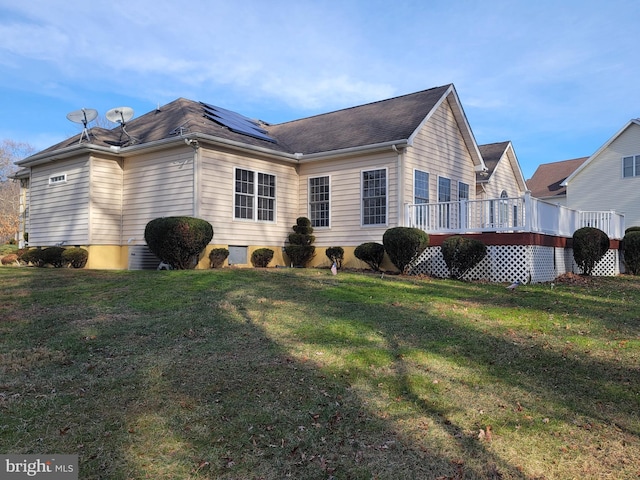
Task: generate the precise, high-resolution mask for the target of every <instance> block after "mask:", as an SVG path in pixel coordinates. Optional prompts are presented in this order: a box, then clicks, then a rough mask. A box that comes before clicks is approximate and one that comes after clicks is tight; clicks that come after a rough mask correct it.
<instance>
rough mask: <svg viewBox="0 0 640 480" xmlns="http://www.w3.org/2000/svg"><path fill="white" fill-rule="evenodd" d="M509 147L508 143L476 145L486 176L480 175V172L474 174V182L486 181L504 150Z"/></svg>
mask: <svg viewBox="0 0 640 480" xmlns="http://www.w3.org/2000/svg"><path fill="white" fill-rule="evenodd" d="M508 146H509V142H508V141H507V142H498V143H489V144H487V145H478V150H480V155H482V159H483V160H484V165H485V166H486V167H487V175H482V174H481V173H480V172H478V173H477V174H476V180H477V181H479V182H483V181H486V180H488V179H489V178H490V177H491V175H493V172H494V170H495V169H496V167H497V166H498V162H499V161H500V159H501V158H502V156H503V155H504V152H505V150H506V149H507V147H508Z"/></svg>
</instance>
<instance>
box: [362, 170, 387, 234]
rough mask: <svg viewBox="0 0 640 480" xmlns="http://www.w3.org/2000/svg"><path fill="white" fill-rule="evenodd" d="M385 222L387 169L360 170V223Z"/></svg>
mask: <svg viewBox="0 0 640 480" xmlns="http://www.w3.org/2000/svg"><path fill="white" fill-rule="evenodd" d="M386 223H387V170H386V168H381V169H378V170H366V171H363V172H362V224H363V225H385V224H386Z"/></svg>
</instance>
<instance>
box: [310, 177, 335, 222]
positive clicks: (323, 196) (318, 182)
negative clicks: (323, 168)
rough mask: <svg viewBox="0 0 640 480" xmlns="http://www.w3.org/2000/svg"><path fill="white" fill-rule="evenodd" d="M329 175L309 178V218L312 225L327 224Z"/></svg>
mask: <svg viewBox="0 0 640 480" xmlns="http://www.w3.org/2000/svg"><path fill="white" fill-rule="evenodd" d="M329 195H330V190H329V177H328V176H325V177H311V178H309V220H311V226H312V227H328V226H329V200H330V196H329Z"/></svg>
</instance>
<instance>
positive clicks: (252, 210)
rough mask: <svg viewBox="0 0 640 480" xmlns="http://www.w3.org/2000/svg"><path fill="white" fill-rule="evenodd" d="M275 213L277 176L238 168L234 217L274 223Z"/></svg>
mask: <svg viewBox="0 0 640 480" xmlns="http://www.w3.org/2000/svg"><path fill="white" fill-rule="evenodd" d="M275 212H276V177H275V175H269V174H268V173H260V172H253V171H251V170H243V169H241V168H236V174H235V195H234V217H235V218H238V219H244V220H254V221H265V222H273V221H275Z"/></svg>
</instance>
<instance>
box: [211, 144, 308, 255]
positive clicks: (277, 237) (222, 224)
mask: <svg viewBox="0 0 640 480" xmlns="http://www.w3.org/2000/svg"><path fill="white" fill-rule="evenodd" d="M236 168H241V169H244V170H251V171H253V172H259V173H266V174H269V175H274V176H275V178H276V202H275V209H276V212H275V221H273V222H270V221H253V220H245V219H236V218H234V197H235V177H234V175H235V169H236ZM199 177H200V184H199V195H198V197H199V201H200V203H199V205H198V210H199V216H200V217H201V218H203V219H205V220H207V221H208V222H209V223H211V225H212V226H213V232H214V234H213V241H212V243H215V244H218V245H239V246H242V245H246V246H249V245H259V246H271V247H282V246H283V245H284V243H285V240H286V238H287V236H288V235H289V233H291V232H292V230H291V227H292V226H293V225H294V224H295V220H296V218H297V217H298V216H299V211H298V175H297V172H296V167H295V165H292V164H289V163H285V162H279V161H276V160H272V159H263V158H260V157H247V156H241V155H238V154H236V153H233V152H230V151H212V150H206V149H202V151H201V165H200V169H199Z"/></svg>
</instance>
